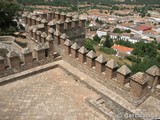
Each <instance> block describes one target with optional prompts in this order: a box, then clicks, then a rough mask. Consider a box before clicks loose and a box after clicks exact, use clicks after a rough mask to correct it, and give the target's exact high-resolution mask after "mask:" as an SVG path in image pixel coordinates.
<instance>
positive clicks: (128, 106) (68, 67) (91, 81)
mask: <svg viewBox="0 0 160 120" xmlns="http://www.w3.org/2000/svg"><path fill="white" fill-rule="evenodd" d="M55 65H58V66H62V67H63V68H64V69H66V70H68V71H69V72H70V73H72V74H73V75H76V76H77V77H78V78H80V80H81V81H83V82H84V83H86V84H87V85H88V86H91V87H92V88H94V89H95V90H96V91H98V93H101V94H103V95H104V96H107V97H109V98H110V99H111V100H113V101H115V102H117V103H118V104H119V105H121V106H122V107H124V108H126V109H128V110H129V111H131V112H132V113H134V114H139V113H140V111H141V114H148V112H150V114H152V112H153V113H154V111H155V110H157V106H159V100H157V99H156V98H151V97H149V98H148V100H146V101H145V102H144V103H143V104H142V105H141V106H139V107H135V106H134V105H132V104H131V103H129V102H128V101H127V100H126V99H124V98H122V97H121V96H120V95H118V94H116V93H114V92H113V91H111V90H110V89H108V88H106V87H105V86H104V85H102V84H101V83H98V82H97V81H95V80H94V78H91V77H89V76H88V75H86V74H85V73H82V72H80V71H79V70H78V69H76V68H74V67H73V66H71V65H70V64H68V63H66V62H65V61H63V60H60V61H57V62H54V63H50V64H46V65H43V66H41V67H37V68H34V69H30V71H24V72H23V73H18V74H19V75H18V74H16V75H12V76H8V77H10V79H11V78H12V77H13V78H14V77H17V76H20V75H22V74H24V76H25V75H27V74H28V72H29V73H32V72H34V71H35V70H36V71H41V69H42V70H48V68H51V66H55ZM51 69H52V68H51ZM44 73H46V72H44ZM35 74H36V72H35ZM44 76H45V75H44ZM32 77H33V74H32V76H30V77H27V78H25V79H29V78H32ZM53 78H54V77H53ZM55 78H56V79H58V78H57V76H55ZM39 79H40V80H41V79H42V80H44V79H45V80H46V78H45V77H42V76H41V77H39ZM2 80H5V78H0V81H2ZM7 80H9V79H7ZM83 82H82V83H83ZM27 83H28V81H27ZM40 83H41V82H40ZM10 84H11V83H10ZM34 84H35V83H34ZM41 84H43V83H41ZM22 86H23V85H22ZM0 87H1V86H0ZM16 88H17V86H15V89H16ZM24 88H25V87H24ZM20 91H21V90H20ZM35 91H36V89H35ZM48 92H49V91H48ZM2 93H3V90H2ZM39 93H41V92H39ZM75 93H76V92H74V94H75ZM21 94H22V93H18V95H21ZM24 94H26V93H25V92H24ZM42 94H44V93H43V92H42ZM11 95H12V94H11ZM34 96H35V97H34V98H35V99H36V98H37V97H38V96H37V94H36V95H34ZM0 97H1V98H0V100H3V97H4V96H3V95H1V96H0ZM5 97H6V98H7V99H8V100H9V102H8V103H10V102H11V101H12V99H11V98H9V96H7V95H6V96H5ZM14 97H16V95H14ZM22 98H23V94H22ZM150 99H151V100H150ZM19 101H21V99H19ZM40 101H41V100H39V101H38V102H40ZM153 102H154V104H153ZM0 103H1V101H0ZM11 105H12V103H11ZM147 105H148V107H150V108H149V109H148V107H145V106H147ZM1 106H2V107H4V106H5V104H3V103H2V104H1ZM16 106H17V105H16ZM19 106H20V108H23V107H22V106H21V104H20V105H19ZM24 107H25V106H24ZM4 108H5V107H4ZM60 108H61V107H60ZM143 109H145V110H143ZM4 111H5V112H9V113H11V114H12V112H11V111H8V109H4ZM15 111H17V110H15ZM158 111H159V109H158ZM33 113H34V111H33ZM25 114H26V113H25ZM156 114H157V115H158V116H160V115H159V114H158V113H157V112H156ZM27 117H28V116H27ZM60 119H61V118H60Z"/></svg>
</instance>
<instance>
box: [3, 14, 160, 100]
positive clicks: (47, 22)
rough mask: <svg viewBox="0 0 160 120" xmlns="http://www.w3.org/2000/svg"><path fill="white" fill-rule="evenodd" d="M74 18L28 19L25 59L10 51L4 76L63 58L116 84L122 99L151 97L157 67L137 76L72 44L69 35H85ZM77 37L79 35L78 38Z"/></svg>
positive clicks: (158, 75) (82, 25) (82, 24)
mask: <svg viewBox="0 0 160 120" xmlns="http://www.w3.org/2000/svg"><path fill="white" fill-rule="evenodd" d="M70 17H71V16H69V15H68V16H67V15H66V14H64V13H63V14H60V13H58V12H50V13H47V14H42V15H38V16H37V15H34V16H31V15H30V14H29V15H25V16H24V20H25V24H26V25H28V26H29V31H28V32H29V33H28V36H27V40H28V41H29V42H28V46H27V48H22V49H23V50H22V51H21V55H19V54H17V53H16V52H15V51H9V53H8V54H7V55H6V57H7V64H8V66H9V68H7V69H6V65H5V63H4V62H5V61H4V58H3V57H0V72H1V75H2V73H4V74H5V73H6V71H9V70H13V69H16V70H19V71H22V70H25V69H24V66H25V67H26V66H30V68H32V67H35V66H34V64H35V62H36V63H37V64H39V65H41V62H40V61H42V64H45V63H47V62H51V61H54V60H56V58H57V54H59V55H60V56H61V57H62V59H63V60H64V61H66V62H68V63H70V64H71V65H72V66H74V67H76V68H77V69H79V70H80V71H82V72H84V73H86V74H88V75H89V76H91V77H93V78H95V79H97V80H100V81H99V82H101V83H102V84H105V83H107V84H108V85H109V84H114V86H115V88H116V89H117V90H118V92H119V93H120V94H121V93H122V96H123V94H126V95H128V97H129V98H128V99H130V98H134V99H135V100H139V99H141V98H144V96H146V95H149V94H150V93H151V88H152V89H154V90H155V88H156V86H157V85H159V84H160V68H158V67H157V66H152V67H151V68H149V69H148V70H147V71H146V72H144V73H142V72H138V73H136V74H134V75H133V74H132V71H131V70H130V69H129V68H128V67H127V66H126V65H123V66H121V67H119V66H118V64H117V63H116V61H115V60H107V59H106V58H105V57H104V56H103V55H99V56H97V55H96V53H95V52H94V51H92V50H91V51H88V50H87V49H86V48H85V47H84V46H82V45H81V44H78V42H75V41H74V40H71V38H70V35H68V34H66V32H65V31H69V29H71V31H74V29H75V31H76V30H77V29H80V30H81V31H82V32H84V31H83V29H84V30H85V21H84V20H79V19H74V18H70ZM56 21H57V22H56ZM69 23H70V25H69ZM66 25H67V27H66ZM68 25H69V26H70V27H68ZM53 26H55V27H53ZM71 31H70V32H71ZM84 35H85V32H84ZM77 36H78V32H77V34H76V35H75V37H77ZM55 53H56V54H55ZM22 68H23V69H22ZM5 75H7V74H5Z"/></svg>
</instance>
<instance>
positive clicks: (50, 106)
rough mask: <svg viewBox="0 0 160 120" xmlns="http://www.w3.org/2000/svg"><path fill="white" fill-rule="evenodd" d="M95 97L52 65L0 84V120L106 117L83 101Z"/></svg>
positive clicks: (83, 119) (82, 119) (94, 94)
mask: <svg viewBox="0 0 160 120" xmlns="http://www.w3.org/2000/svg"><path fill="white" fill-rule="evenodd" d="M37 69H38V68H37ZM97 96H98V95H97V94H96V93H95V92H93V91H92V90H90V89H88V88H86V87H85V86H83V85H82V84H80V83H79V82H77V81H75V80H74V79H73V78H72V77H71V76H69V75H67V74H66V73H65V72H64V71H63V70H61V69H60V68H55V69H51V70H47V71H45V72H42V73H39V74H35V75H32V76H29V77H26V78H24V79H21V80H18V81H15V82H12V83H9V84H5V85H2V86H0V120H107V119H106V118H105V117H104V116H102V115H101V114H99V113H98V112H97V111H95V110H94V109H92V108H90V107H89V106H88V105H87V103H86V102H85V99H86V98H87V97H93V98H94V97H97Z"/></svg>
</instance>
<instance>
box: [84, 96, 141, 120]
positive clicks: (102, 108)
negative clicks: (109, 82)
mask: <svg viewBox="0 0 160 120" xmlns="http://www.w3.org/2000/svg"><path fill="white" fill-rule="evenodd" d="M86 101H87V103H89V105H91V106H92V107H93V108H94V109H96V110H97V111H98V112H100V113H102V114H103V115H104V116H107V117H108V118H110V119H112V120H135V119H136V120H141V119H140V118H133V117H131V118H129V117H128V116H129V115H133V113H131V112H130V111H128V110H127V109H125V108H123V107H122V106H121V105H119V104H118V103H115V102H114V101H113V100H111V99H110V98H107V97H105V98H104V97H99V98H97V99H92V98H88V99H86Z"/></svg>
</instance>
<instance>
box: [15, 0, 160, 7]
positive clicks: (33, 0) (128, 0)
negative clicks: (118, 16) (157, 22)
mask: <svg viewBox="0 0 160 120" xmlns="http://www.w3.org/2000/svg"><path fill="white" fill-rule="evenodd" d="M17 2H18V3H22V4H38V5H42V4H43V5H44V4H46V5H56V6H59V5H61V6H70V5H74V4H77V2H79V3H94V4H102V5H112V4H120V3H121V4H158V5H160V0H52V1H50V0H48V2H44V0H17Z"/></svg>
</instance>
